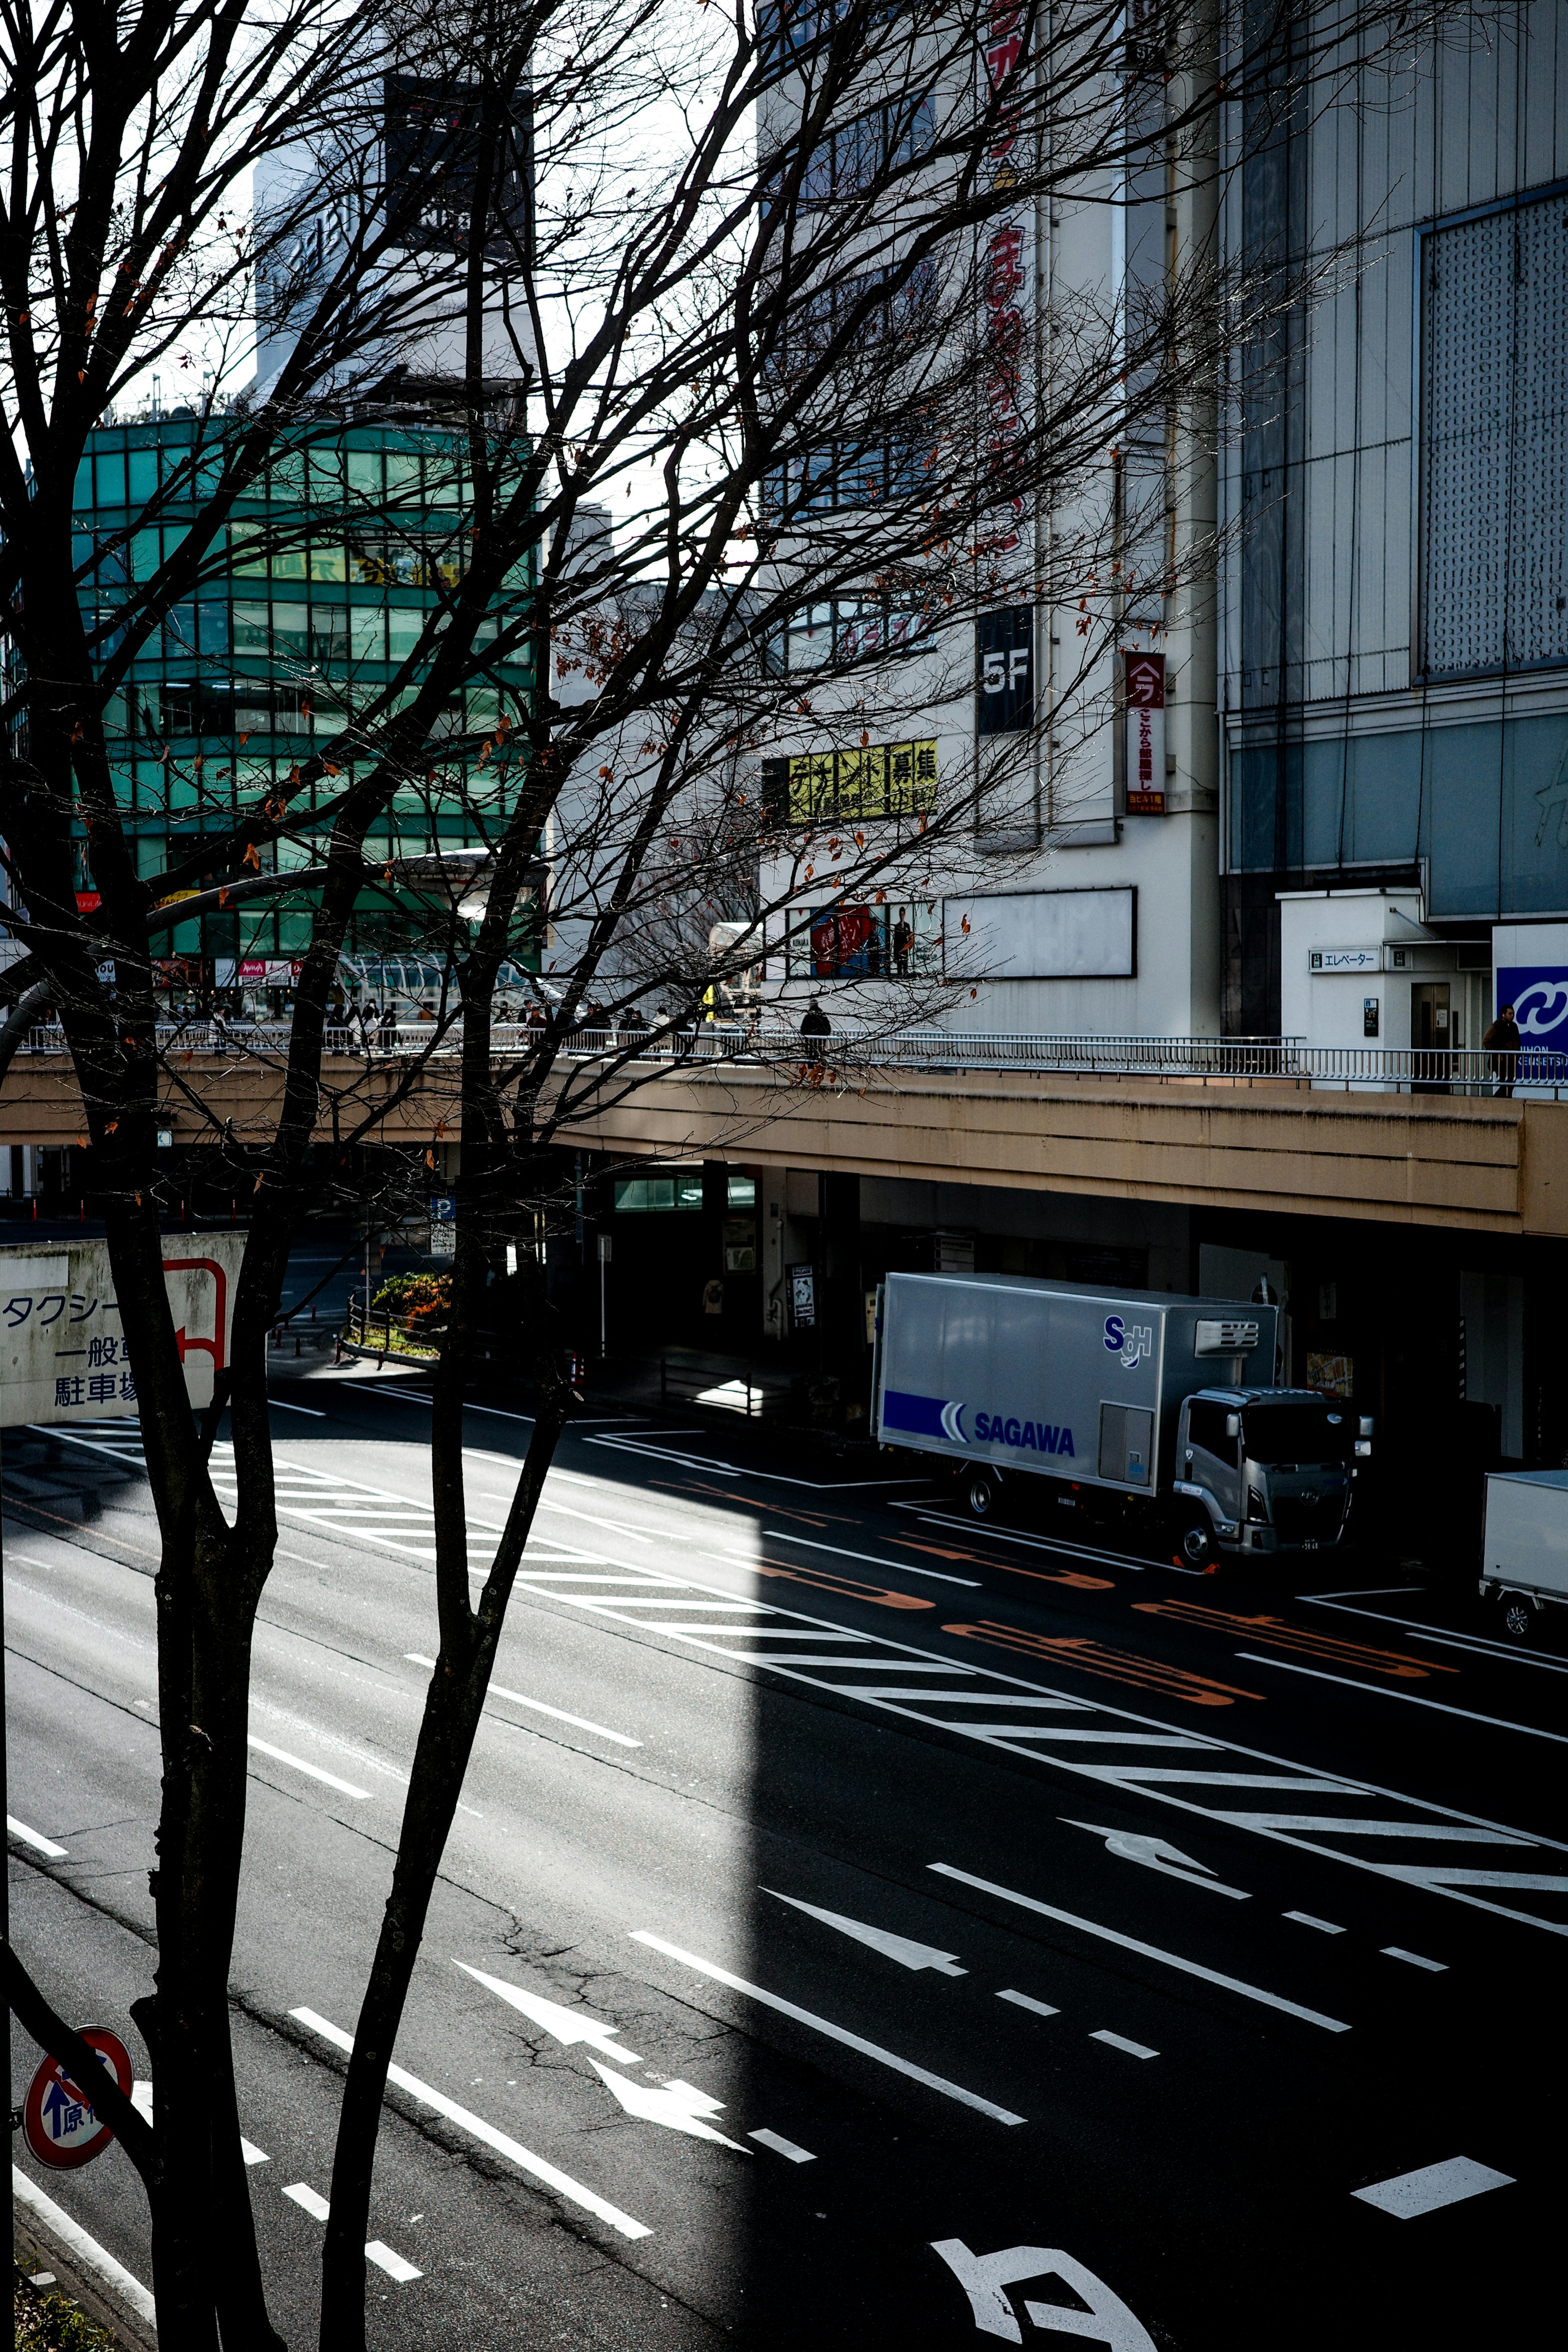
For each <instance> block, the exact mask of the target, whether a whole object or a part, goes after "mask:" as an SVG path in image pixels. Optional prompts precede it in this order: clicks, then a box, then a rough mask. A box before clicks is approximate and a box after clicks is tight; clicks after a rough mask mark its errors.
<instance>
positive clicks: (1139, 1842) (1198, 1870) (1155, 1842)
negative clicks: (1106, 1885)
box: [1060, 1813, 1252, 1903]
mask: <svg viewBox="0 0 1568 2352" xmlns="http://www.w3.org/2000/svg"><path fill="white" fill-rule="evenodd" d="M1060 1819H1061V1820H1062V1821H1064V1822H1067V1825H1068V1829H1069V1830H1088V1832H1089V1834H1090V1836H1091V1837H1102V1838H1103V1839H1104V1840H1105V1851H1106V1853H1113V1854H1115V1855H1116V1857H1117V1859H1118V1861H1120V1862H1141V1863H1142V1864H1143V1866H1144V1868H1145V1869H1146V1870H1157V1871H1159V1872H1161V1873H1162V1874H1163V1876H1165V1877H1166V1878H1180V1879H1184V1881H1185V1882H1186V1884H1187V1885H1189V1886H1206V1887H1207V1889H1208V1891H1209V1893H1210V1894H1211V1895H1229V1896H1230V1897H1231V1898H1232V1900H1233V1901H1235V1902H1237V1903H1250V1902H1251V1900H1252V1897H1251V1895H1248V1894H1247V1890H1246V1888H1245V1887H1241V1886H1226V1885H1224V1884H1223V1882H1222V1881H1221V1880H1219V1879H1217V1878H1216V1877H1215V1874H1214V1873H1213V1871H1212V1870H1211V1869H1210V1868H1209V1865H1208V1864H1207V1863H1206V1862H1194V1860H1193V1858H1192V1856H1191V1854H1187V1853H1183V1852H1182V1851H1181V1849H1180V1847H1179V1846H1173V1845H1167V1844H1166V1843H1165V1841H1164V1839H1163V1838H1157V1837H1135V1836H1134V1835H1133V1834H1132V1832H1131V1830H1111V1829H1107V1828H1105V1827H1104V1825H1103V1824H1102V1823H1101V1822H1074V1821H1068V1816H1067V1814H1066V1813H1063V1814H1062V1815H1060Z"/></svg>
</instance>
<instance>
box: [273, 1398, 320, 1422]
mask: <svg viewBox="0 0 1568 2352" xmlns="http://www.w3.org/2000/svg"><path fill="white" fill-rule="evenodd" d="M267 1402H268V1404H269V1405H272V1406H274V1407H275V1408H276V1410H277V1411H278V1412H305V1413H309V1414H310V1419H311V1420H312V1421H325V1419H326V1417H327V1416H326V1414H325V1413H324V1412H318V1411H317V1409H316V1407H315V1406H314V1405H313V1404H290V1403H289V1400H288V1398H287V1397H268V1400H267Z"/></svg>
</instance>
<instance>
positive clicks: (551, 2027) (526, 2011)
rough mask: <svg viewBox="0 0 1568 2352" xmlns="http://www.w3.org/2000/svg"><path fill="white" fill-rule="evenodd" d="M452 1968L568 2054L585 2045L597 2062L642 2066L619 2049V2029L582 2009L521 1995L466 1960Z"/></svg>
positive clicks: (531, 1994)
mask: <svg viewBox="0 0 1568 2352" xmlns="http://www.w3.org/2000/svg"><path fill="white" fill-rule="evenodd" d="M452 1965H453V1966H454V1968H459V1969H462V1971H463V1974H464V1975H465V1976H466V1977H472V1978H473V1979H474V1982H475V1983H476V1984H482V1985H483V1986H484V1988H485V1990H486V1991H487V1992H493V1993H494V1994H496V1996H497V1997H498V1999H500V2000H504V2001H507V2002H509V2003H510V2006H511V2007H512V2008H513V2009H515V2010H518V2011H521V2014H522V2015H523V2016H524V2017H529V2018H531V2019H532V2021H533V2022H534V2024H535V2025H542V2027H543V2028H544V2031H545V2032H546V2033H549V2034H552V2035H553V2037H554V2039H555V2040H556V2041H557V2042H561V2043H563V2045H564V2047H565V2048H567V2049H568V2050H570V2049H573V2048H574V2047H575V2045H576V2044H577V2043H578V2042H586V2043H587V2044H588V2046H589V2048H590V2049H592V2050H596V2051H597V2052H598V2053H599V2055H600V2057H601V2058H616V2059H618V2060H619V2061H620V2063H621V2064H622V2065H623V2066H640V2065H641V2064H642V2060H641V2059H640V2058H639V2057H638V2055H637V2052H636V2051H635V2050H623V2049H622V2048H621V2046H620V2044H619V2043H618V2042H616V2038H615V2037H616V2034H617V2033H618V2032H620V2030H621V2029H620V2027H619V2026H618V2025H612V2024H610V2022H609V2021H608V2020H607V2019H605V2018H603V2017H593V2016H590V2014H589V2012H588V2011H586V2010H585V2009H567V2008H566V2007H565V2006H564V2004H563V2002H561V2001H558V2000H545V1998H544V1996H543V1994H542V1993H537V1992H524V1990H522V1987H521V1985H514V1984H508V1982H507V1980H506V1979H505V1978H504V1977H490V1976H487V1975H486V1974H485V1972H484V1970H483V1969H471V1968H470V1967H469V1966H468V1962H467V1960H455V1961H454V1962H453V1964H452Z"/></svg>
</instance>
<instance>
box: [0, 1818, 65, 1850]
mask: <svg viewBox="0 0 1568 2352" xmlns="http://www.w3.org/2000/svg"><path fill="white" fill-rule="evenodd" d="M5 1827H6V1828H7V1830H9V1832H10V1833H11V1835H12V1836H13V1837H14V1838H20V1839H21V1841H22V1843H23V1844H24V1845H30V1846H31V1847H32V1848H33V1849H34V1851H35V1852H36V1853H41V1854H42V1855H43V1856H44V1858H45V1860H46V1861H47V1862H64V1861H65V1860H66V1849H65V1847H64V1846H63V1845H57V1844H56V1843H55V1842H54V1840H53V1838H47V1837H45V1835H44V1833H43V1832H42V1831H41V1830H30V1829H29V1828H28V1827H27V1824H26V1822H19V1821H18V1820H17V1819H16V1815H15V1814H14V1813H7V1814H6V1816H5Z"/></svg>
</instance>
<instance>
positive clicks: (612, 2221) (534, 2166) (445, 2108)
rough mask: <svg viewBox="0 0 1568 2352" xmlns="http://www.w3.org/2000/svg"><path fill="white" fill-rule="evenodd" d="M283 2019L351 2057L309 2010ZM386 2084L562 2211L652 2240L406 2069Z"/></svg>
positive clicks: (347, 2043)
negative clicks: (550, 2196)
mask: <svg viewBox="0 0 1568 2352" xmlns="http://www.w3.org/2000/svg"><path fill="white" fill-rule="evenodd" d="M289 2016H290V2017H291V2018H293V2019H294V2021H295V2022H296V2023H297V2024H300V2025H302V2026H304V2027H305V2029H306V2031H307V2032H310V2033H317V2034H320V2036H321V2040H322V2041H323V2042H331V2045H332V2047H333V2049H334V2050H342V2051H346V2052H351V2053H352V2051H353V2046H354V2043H353V2034H352V2033H345V2032H343V2030H342V2026H341V2025H334V2024H333V2023H332V2022H331V2019H330V2018H325V2017H322V2016H321V2015H320V2014H319V2013H318V2011H315V2010H313V2009H291V2010H290V2011H289ZM386 2079H387V2081H388V2082H389V2083H392V2084H395V2086H396V2087H397V2089H398V2090H400V2091H405V2092H406V2093H407V2095H408V2096H409V2097H410V2098H411V2099H413V2100H414V2101H416V2104H417V2105H420V2106H422V2107H428V2108H429V2109H430V2110H431V2112H432V2113H433V2114H435V2115H438V2116H441V2117H442V2118H443V2119H444V2120H445V2121H446V2122H447V2123H449V2124H451V2125H453V2126H455V2127H456V2128H457V2129H458V2131H460V2132H465V2133H467V2135H468V2137H469V2138H470V2139H477V2140H478V2141H479V2143H480V2144H481V2146H483V2147H489V2148H493V2149H494V2151H495V2153H496V2154H497V2155H498V2156H504V2157H505V2158H506V2159H507V2162H508V2163H509V2164H514V2165H515V2166H516V2167H517V2168H518V2170H519V2171H520V2172H521V2173H526V2175H527V2176H528V2178H529V2179H531V2180H536V2181H538V2183H539V2184H540V2186H541V2188H543V2189H553V2190H554V2192H555V2194H556V2196H557V2197H560V2198H562V2199H563V2200H564V2201H565V2202H566V2203H567V2204H568V2205H574V2206H576V2207H577V2209H578V2210H579V2211H580V2212H584V2213H591V2214H593V2216H594V2218H595V2221H603V2222H605V2223H606V2224H607V2226H608V2227H609V2228H610V2229H612V2230H614V2231H616V2234H617V2236H619V2237H622V2238H632V2239H636V2238H651V2237H652V2235H653V2231H651V2230H650V2229H649V2228H648V2226H647V2222H646V2221H637V2220H635V2219H634V2217H633V2216H632V2215H631V2214H630V2213H623V2212H622V2210H621V2209H620V2207H619V2206H618V2205H612V2204H611V2202H610V2200H609V2199H608V2198H607V2197H601V2196H600V2195H599V2193H598V2191H597V2189H589V2188H586V2187H584V2183H583V2182H582V2181H581V2180H574V2179H573V2178H572V2175H571V2174H570V2173H569V2172H563V2171H562V2169H561V2168H560V2166H559V2165H557V2164H552V2163H551V2162H550V2161H549V2159H548V2158H545V2157H542V2156H535V2155H534V2153H533V2151H532V2149H531V2148H527V2147H523V2146H522V2144H521V2141H520V2140H515V2139H513V2138H511V2137H510V2134H508V2133H506V2132H502V2131H497V2129H496V2127H495V2126H494V2125H493V2124H489V2123H487V2122H486V2121H485V2119H484V2117H483V2116H476V2115H475V2114H473V2113H472V2111H471V2110H470V2109H469V2108H468V2107H461V2106H459V2105H458V2103H457V2101H456V2100H455V2099H449V2098H447V2095H446V2094H445V2092H443V2091H437V2090H436V2089H434V2088H433V2087H432V2085H431V2084H428V2083H422V2082H421V2081H420V2080H419V2077H418V2076H417V2074H409V2072H408V2070H407V2068H406V2067H405V2066H389V2067H388V2068H387V2070H386Z"/></svg>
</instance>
